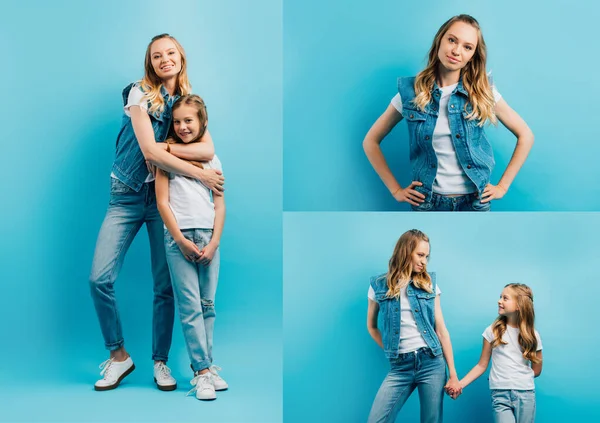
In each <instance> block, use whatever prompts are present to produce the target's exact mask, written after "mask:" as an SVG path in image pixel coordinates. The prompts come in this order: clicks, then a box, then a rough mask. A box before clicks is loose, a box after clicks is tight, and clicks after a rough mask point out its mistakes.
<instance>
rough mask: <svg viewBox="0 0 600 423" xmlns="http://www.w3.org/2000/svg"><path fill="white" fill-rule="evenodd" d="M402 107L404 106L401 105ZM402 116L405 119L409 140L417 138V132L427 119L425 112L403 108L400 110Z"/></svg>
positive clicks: (418, 132)
mask: <svg viewBox="0 0 600 423" xmlns="http://www.w3.org/2000/svg"><path fill="white" fill-rule="evenodd" d="M403 107H405V106H404V105H403ZM402 117H404V119H406V124H407V126H408V132H409V138H410V139H411V140H417V139H419V134H420V133H421V128H422V127H423V124H424V123H425V121H426V120H427V114H425V113H423V112H421V111H420V110H416V109H410V108H406V107H405V108H404V109H403V110H402Z"/></svg>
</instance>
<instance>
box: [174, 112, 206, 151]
mask: <svg viewBox="0 0 600 423" xmlns="http://www.w3.org/2000/svg"><path fill="white" fill-rule="evenodd" d="M173 129H174V130H175V133H176V134H177V136H178V137H179V138H181V141H183V142H184V143H186V144H187V143H188V142H192V141H195V140H196V138H198V136H199V135H200V130H201V129H202V126H201V124H200V119H199V118H198V111H197V110H196V109H195V108H194V107H192V106H189V105H187V104H184V105H182V106H179V107H178V108H177V109H175V110H173Z"/></svg>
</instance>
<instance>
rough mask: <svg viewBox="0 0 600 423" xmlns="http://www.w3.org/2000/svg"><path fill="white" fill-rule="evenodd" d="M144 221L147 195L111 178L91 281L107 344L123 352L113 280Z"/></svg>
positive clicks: (109, 348)
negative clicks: (145, 196) (108, 201)
mask: <svg viewBox="0 0 600 423" xmlns="http://www.w3.org/2000/svg"><path fill="white" fill-rule="evenodd" d="M143 221H144V196H143V195H142V194H141V193H137V192H135V191H134V190H132V189H131V188H129V187H128V186H127V185H125V184H123V183H122V182H120V181H119V180H117V179H114V178H111V193H110V203H109V206H108V210H107V212H106V216H105V217H104V222H103V223H102V227H101V228H100V233H99V234H98V240H97V242H96V250H95V252H94V260H93V263H92V271H91V273H90V280H89V282H90V289H91V293H92V298H93V300H94V306H95V307H96V313H97V315H98V320H99V321H100V328H101V330H102V335H103V337H104V343H105V345H106V348H107V349H108V350H110V351H121V350H122V348H123V343H124V341H123V332H122V329H121V319H120V318H119V311H118V309H117V302H116V298H115V291H114V282H115V280H116V279H117V276H118V274H119V271H120V270H121V266H122V265H123V259H124V258H125V254H126V253H127V250H128V249H129V246H130V245H131V242H132V241H133V239H134V238H135V235H136V234H137V232H138V231H139V229H140V227H141V225H142V223H143ZM117 360H118V357H117Z"/></svg>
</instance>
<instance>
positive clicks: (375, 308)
mask: <svg viewBox="0 0 600 423" xmlns="http://www.w3.org/2000/svg"><path fill="white" fill-rule="evenodd" d="M378 315H379V303H378V302H377V301H373V300H372V299H370V298H369V308H368V309H367V330H368V331H369V335H371V338H373V340H374V341H375V342H377V345H379V346H380V347H381V348H383V341H382V339H381V331H380V330H379V329H378V328H377V316H378Z"/></svg>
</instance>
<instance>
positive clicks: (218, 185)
mask: <svg viewBox="0 0 600 423" xmlns="http://www.w3.org/2000/svg"><path fill="white" fill-rule="evenodd" d="M200 171H201V172H200V178H199V179H200V182H202V183H203V184H204V185H205V186H206V188H208V189H210V190H211V191H212V192H213V193H214V194H215V195H223V191H224V188H223V184H224V183H225V178H224V177H223V172H221V171H220V170H216V169H200Z"/></svg>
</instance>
